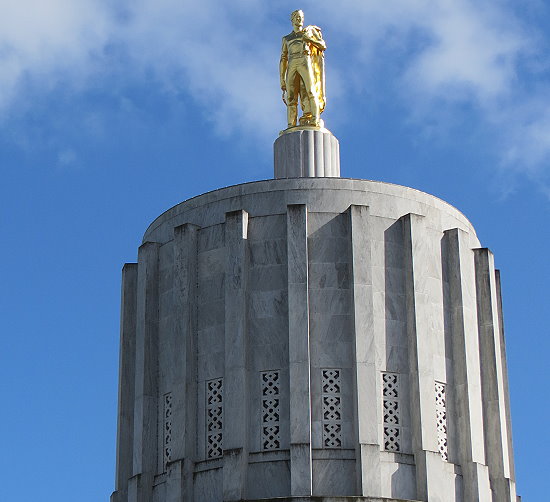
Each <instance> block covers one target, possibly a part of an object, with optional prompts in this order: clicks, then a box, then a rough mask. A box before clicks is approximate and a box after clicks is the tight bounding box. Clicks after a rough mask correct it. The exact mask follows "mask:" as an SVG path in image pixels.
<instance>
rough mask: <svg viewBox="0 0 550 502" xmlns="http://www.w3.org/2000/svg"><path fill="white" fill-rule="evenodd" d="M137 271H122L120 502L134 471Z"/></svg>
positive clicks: (127, 267)
mask: <svg viewBox="0 0 550 502" xmlns="http://www.w3.org/2000/svg"><path fill="white" fill-rule="evenodd" d="M137 271H138V265H137V263H126V264H125V265H124V267H123V269H122V294H121V302H120V303H121V306H120V356H119V379H118V423H117V444H116V479H115V489H116V490H117V491H118V492H120V494H119V497H121V498H120V500H124V499H125V498H127V492H128V480H129V479H130V478H131V477H132V471H133V446H134V445H133V439H132V437H133V435H134V391H135V364H136V359H135V358H136V344H135V340H136V302H137V298H136V290H137Z"/></svg>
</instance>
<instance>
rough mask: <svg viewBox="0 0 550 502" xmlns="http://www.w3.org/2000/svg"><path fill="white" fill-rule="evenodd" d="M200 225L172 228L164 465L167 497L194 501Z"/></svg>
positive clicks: (175, 499)
mask: <svg viewBox="0 0 550 502" xmlns="http://www.w3.org/2000/svg"><path fill="white" fill-rule="evenodd" d="M198 231H199V227H197V226H196V225H192V224H189V223H186V224H184V225H180V226H178V227H176V228H174V241H173V246H174V319H175V331H176V333H175V339H176V347H177V348H176V352H177V353H176V354H175V357H176V360H177V363H176V365H177V368H175V370H176V373H175V379H174V382H173V389H172V399H173V417H172V423H173V429H174V431H177V433H176V434H173V436H172V460H173V463H172V465H169V466H168V469H167V473H168V475H167V486H166V496H167V499H168V500H170V501H171V500H174V501H180V500H186V501H189V502H192V501H193V470H194V462H195V459H196V439H195V438H196V424H197V416H196V413H197V341H196V336H197V329H196V323H197V239H198Z"/></svg>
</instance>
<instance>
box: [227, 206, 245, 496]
mask: <svg viewBox="0 0 550 502" xmlns="http://www.w3.org/2000/svg"><path fill="white" fill-rule="evenodd" d="M247 238H248V213H247V212H246V211H242V210H241V211H232V212H230V213H226V215H225V251H226V263H225V378H224V437H223V450H224V452H223V455H224V462H223V499H224V500H227V501H231V500H243V499H244V498H245V487H246V471H247V467H248V445H247V438H248V406H247V405H248V392H247V373H246V371H247V370H246V354H247V340H246V332H247V326H246V320H247V276H248V243H247Z"/></svg>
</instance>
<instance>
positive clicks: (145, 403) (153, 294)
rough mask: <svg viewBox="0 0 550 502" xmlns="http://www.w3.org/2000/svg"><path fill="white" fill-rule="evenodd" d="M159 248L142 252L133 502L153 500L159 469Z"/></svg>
mask: <svg viewBox="0 0 550 502" xmlns="http://www.w3.org/2000/svg"><path fill="white" fill-rule="evenodd" d="M158 248H159V245H158V244H157V243H155V242H146V243H144V244H142V245H141V246H140V248H139V251H138V276H137V325H136V387H135V408H134V462H133V464H134V472H133V474H134V477H133V478H132V479H131V482H130V484H129V486H128V500H129V502H149V501H150V500H151V497H152V485H153V477H154V475H155V472H156V468H157V401H158V398H157V394H158V368H157V366H158V308H159V298H158Z"/></svg>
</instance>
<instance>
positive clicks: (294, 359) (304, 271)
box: [287, 204, 312, 496]
mask: <svg viewBox="0 0 550 502" xmlns="http://www.w3.org/2000/svg"><path fill="white" fill-rule="evenodd" d="M287 256H288V352H289V375H290V485H291V488H290V489H291V495H292V496H307V495H311V490H312V471H311V469H312V465H311V376H310V350H309V298H308V259H307V207H306V206H305V205H303V204H293V205H289V206H288V207H287Z"/></svg>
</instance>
